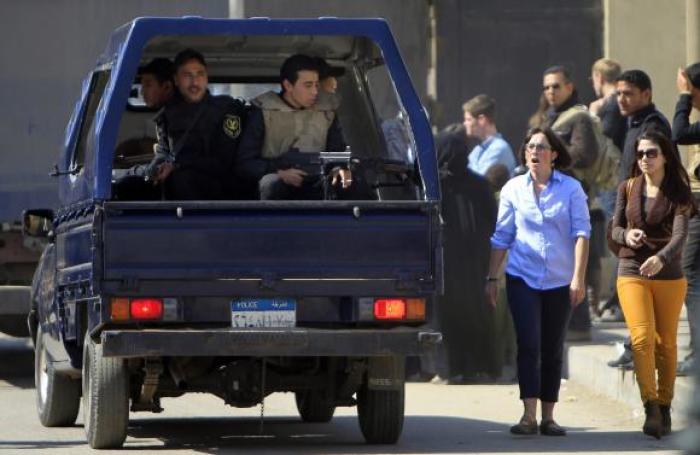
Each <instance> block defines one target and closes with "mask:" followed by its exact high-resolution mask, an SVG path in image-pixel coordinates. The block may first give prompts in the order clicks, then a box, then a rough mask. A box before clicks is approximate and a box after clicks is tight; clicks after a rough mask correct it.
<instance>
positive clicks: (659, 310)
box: [612, 130, 696, 439]
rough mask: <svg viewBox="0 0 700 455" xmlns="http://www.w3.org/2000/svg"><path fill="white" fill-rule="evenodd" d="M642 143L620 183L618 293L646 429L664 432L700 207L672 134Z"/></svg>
mask: <svg viewBox="0 0 700 455" xmlns="http://www.w3.org/2000/svg"><path fill="white" fill-rule="evenodd" d="M635 150H636V162H635V163H633V166H632V167H631V169H630V178H629V179H628V180H625V181H624V182H622V183H621V184H620V186H619V188H618V192H617V203H616V205H615V216H614V218H613V225H612V238H613V240H614V241H615V242H617V243H618V244H620V250H619V252H618V257H619V258H620V262H619V266H618V278H617V292H618V295H619V298H620V305H621V307H622V311H623V313H624V315H625V322H626V323H627V327H628V329H629V331H630V336H631V338H632V353H633V356H634V370H635V373H636V377H637V383H638V384H639V390H640V394H641V398H642V402H643V403H644V410H645V413H646V419H645V421H644V426H643V428H642V431H643V432H644V433H645V434H647V435H650V436H654V437H655V438H657V439H658V438H660V437H661V436H662V435H666V434H669V433H670V432H671V400H672V399H673V389H674V383H675V380H676V356H677V350H676V334H677V331H678V318H679V316H680V312H681V307H682V306H683V300H684V299H685V294H686V288H687V281H686V279H685V278H684V277H683V271H682V269H681V252H682V249H683V244H684V242H685V238H686V235H687V232H688V219H689V217H691V216H692V215H694V214H695V212H696V206H695V201H694V199H693V197H692V194H691V192H690V184H689V182H688V175H687V173H686V172H685V169H684V168H683V167H682V165H681V162H680V159H679V156H678V151H677V150H676V148H675V146H674V145H673V143H672V142H671V141H670V140H669V139H668V138H667V137H666V136H665V135H663V134H661V133H660V132H658V131H656V130H649V131H646V132H644V133H642V135H640V136H639V138H638V139H637V141H636V144H635ZM657 370H658V384H657V379H656V372H657Z"/></svg>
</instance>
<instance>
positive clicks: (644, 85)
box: [615, 70, 651, 91]
mask: <svg viewBox="0 0 700 455" xmlns="http://www.w3.org/2000/svg"><path fill="white" fill-rule="evenodd" d="M615 82H627V83H628V84H632V85H634V86H635V87H637V88H638V89H639V90H641V91H644V90H651V79H649V75H648V74H647V73H645V72H644V71H642V70H627V71H625V72H624V73H622V74H620V75H619V76H618V77H617V79H615Z"/></svg>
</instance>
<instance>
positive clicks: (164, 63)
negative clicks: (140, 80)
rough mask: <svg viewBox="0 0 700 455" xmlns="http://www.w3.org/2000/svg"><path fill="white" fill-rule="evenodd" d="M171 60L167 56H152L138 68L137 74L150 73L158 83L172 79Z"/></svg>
mask: <svg viewBox="0 0 700 455" xmlns="http://www.w3.org/2000/svg"><path fill="white" fill-rule="evenodd" d="M174 72H175V71H174V68H173V62H171V61H170V59H167V58H154V59H153V60H151V61H150V62H148V63H147V64H146V65H144V66H142V67H140V68H139V74H140V75H142V76H143V75H144V74H152V75H153V76H155V78H156V79H157V80H158V82H159V83H161V84H162V83H164V82H168V81H171V82H172V80H173V73H174Z"/></svg>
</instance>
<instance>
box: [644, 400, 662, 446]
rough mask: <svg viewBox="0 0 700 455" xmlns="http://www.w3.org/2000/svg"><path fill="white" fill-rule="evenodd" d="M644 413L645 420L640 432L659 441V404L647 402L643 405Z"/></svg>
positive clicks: (660, 424) (660, 429) (660, 427)
mask: <svg viewBox="0 0 700 455" xmlns="http://www.w3.org/2000/svg"><path fill="white" fill-rule="evenodd" d="M644 413H645V414H646V419H645V420H644V426H643V427H642V431H643V432H644V434H646V435H649V436H653V437H655V438H656V439H661V434H662V433H661V431H662V423H661V410H660V409H659V403H658V402H656V401H647V402H646V403H644Z"/></svg>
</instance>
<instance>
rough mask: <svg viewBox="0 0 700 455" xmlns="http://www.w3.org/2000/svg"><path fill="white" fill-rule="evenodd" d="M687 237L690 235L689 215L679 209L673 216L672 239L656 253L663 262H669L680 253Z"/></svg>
mask: <svg viewBox="0 0 700 455" xmlns="http://www.w3.org/2000/svg"><path fill="white" fill-rule="evenodd" d="M686 237H688V215H685V214H683V213H681V212H680V211H678V212H676V214H675V216H674V217H673V228H672V229H671V239H670V240H669V241H668V243H667V244H666V245H665V246H664V247H663V248H661V249H660V250H659V251H658V253H656V256H658V257H659V259H661V262H662V263H663V264H668V263H669V262H670V261H671V260H672V259H673V258H675V257H678V256H679V255H680V253H681V251H682V250H683V246H684V245H685V239H686Z"/></svg>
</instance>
